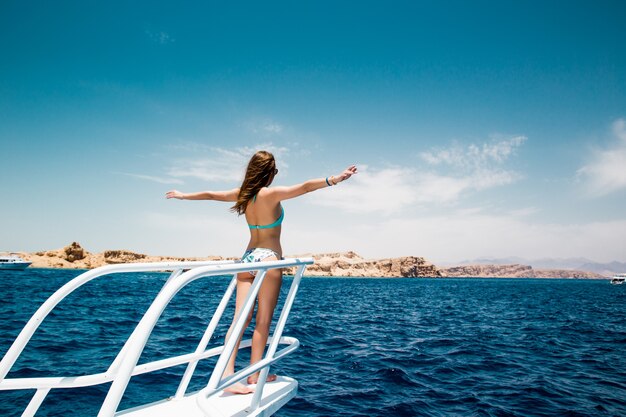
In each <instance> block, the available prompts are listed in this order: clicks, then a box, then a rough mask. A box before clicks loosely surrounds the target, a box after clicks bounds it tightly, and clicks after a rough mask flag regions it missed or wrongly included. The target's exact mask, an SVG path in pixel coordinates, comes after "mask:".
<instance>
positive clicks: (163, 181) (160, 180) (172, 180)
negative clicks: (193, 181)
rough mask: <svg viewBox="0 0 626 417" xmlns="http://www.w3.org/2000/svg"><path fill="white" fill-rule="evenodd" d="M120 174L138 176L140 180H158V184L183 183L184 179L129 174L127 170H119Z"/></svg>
mask: <svg viewBox="0 0 626 417" xmlns="http://www.w3.org/2000/svg"><path fill="white" fill-rule="evenodd" d="M121 174H123V175H127V176H129V177H133V178H138V179H140V180H146V181H153V182H158V183H159V184H184V181H182V180H179V179H176V178H163V177H155V176H152V175H142V174H129V173H127V172H121Z"/></svg>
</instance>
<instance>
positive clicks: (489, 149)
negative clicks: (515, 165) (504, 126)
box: [419, 136, 526, 170]
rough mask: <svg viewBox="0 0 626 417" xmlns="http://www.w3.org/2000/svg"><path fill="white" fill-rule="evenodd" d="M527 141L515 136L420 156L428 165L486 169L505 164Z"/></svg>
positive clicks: (438, 150)
mask: <svg viewBox="0 0 626 417" xmlns="http://www.w3.org/2000/svg"><path fill="white" fill-rule="evenodd" d="M525 141H526V137H525V136H514V137H512V138H509V139H505V140H501V141H499V142H495V143H483V144H482V145H475V144H470V145H468V146H467V147H466V148H462V147H460V146H458V145H457V146H453V147H450V148H447V149H435V150H430V151H427V152H422V153H420V154H419V156H420V158H422V160H424V161H425V162H426V163H428V164H430V165H433V166H437V165H448V166H450V167H453V168H457V169H479V170H480V169H484V168H485V167H487V166H489V165H492V164H494V163H496V164H500V163H503V162H505V161H506V160H507V159H508V158H509V157H510V156H511V155H512V154H513V153H515V151H516V149H517V148H519V147H520V146H521V145H522V144H523V143H524V142H525Z"/></svg>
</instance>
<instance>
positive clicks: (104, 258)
mask: <svg viewBox="0 0 626 417" xmlns="http://www.w3.org/2000/svg"><path fill="white" fill-rule="evenodd" d="M18 254H19V255H20V256H21V257H22V258H24V259H25V260H27V261H29V262H32V266H31V267H34V268H70V269H92V268H97V267H100V266H104V265H111V264H119V263H128V262H165V261H201V260H224V259H236V258H227V257H221V256H207V257H201V258H193V257H184V258H183V257H170V256H150V255H145V254H141V253H136V252H132V251H128V250H106V251H104V252H101V253H92V252H88V251H87V250H85V249H84V248H83V247H82V246H81V245H80V244H78V243H77V242H72V243H71V244H70V245H68V246H66V247H64V248H62V249H57V250H50V251H42V252H34V253H26V252H18ZM304 256H310V257H313V258H314V259H315V264H313V265H310V266H309V267H307V269H306V275H307V276H318V277H383V278H391V277H406V278H426V277H431V278H443V277H459V278H460V277H474V278H483V277H490V278H588V279H598V278H607V277H605V276H603V275H599V274H596V273H593V272H587V271H573V270H562V269H533V268H532V267H531V266H529V265H519V264H514V265H466V266H455V267H448V268H439V267H437V266H436V265H434V264H432V263H430V262H428V261H427V260H426V259H424V258H422V257H417V256H403V257H398V258H384V259H375V260H372V259H365V258H362V257H361V256H359V255H358V254H356V253H354V252H345V253H323V254H299V255H290V256H289V255H288V256H287V257H304ZM293 272H294V269H291V268H286V270H285V273H287V274H292V273H293Z"/></svg>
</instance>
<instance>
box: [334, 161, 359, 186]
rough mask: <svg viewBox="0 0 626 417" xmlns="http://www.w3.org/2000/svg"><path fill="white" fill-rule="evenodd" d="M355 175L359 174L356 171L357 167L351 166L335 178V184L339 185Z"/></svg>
mask: <svg viewBox="0 0 626 417" xmlns="http://www.w3.org/2000/svg"><path fill="white" fill-rule="evenodd" d="M354 174H358V172H357V170H356V165H350V166H349V167H348V168H346V169H345V170H344V171H343V172H342V173H341V174H339V175H337V176H336V177H335V178H334V179H335V183H336V184H339V183H340V182H342V181H345V180H347V179H348V178H350V177H351V176H353V175H354Z"/></svg>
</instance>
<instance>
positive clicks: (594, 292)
mask: <svg viewBox="0 0 626 417" xmlns="http://www.w3.org/2000/svg"><path fill="white" fill-rule="evenodd" d="M79 272H80V271H69V270H50V269H30V270H27V271H24V272H8V271H2V272H0V355H4V353H5V352H6V350H7V349H8V347H9V346H10V344H11V343H12V341H13V340H14V338H15V337H16V336H17V334H18V332H19V331H20V330H21V328H22V326H23V325H24V323H25V322H26V321H27V320H28V318H29V317H30V316H31V314H32V313H33V312H34V311H35V310H36V309H37V308H38V307H39V305H40V304H41V303H42V302H43V301H44V300H45V299H46V298H47V297H48V296H49V295H50V294H51V293H52V292H53V291H54V290H56V289H57V288H59V287H60V286H61V285H62V284H64V283H65V282H67V281H68V280H70V279H71V278H73V277H75V276H76V275H77V274H78V273H79ZM166 279H167V274H156V273H155V274H123V275H111V276H109V277H107V278H104V279H100V280H96V281H93V282H91V283H89V284H88V285H86V286H85V287H84V288H81V289H80V290H78V291H77V292H76V293H75V294H74V295H72V296H71V297H70V298H69V299H67V300H66V301H64V302H63V303H61V305H60V306H59V307H58V309H56V310H55V311H54V312H53V314H52V315H51V316H50V317H48V318H47V319H46V320H45V321H44V323H43V324H42V326H41V327H40V329H39V330H38V331H37V333H35V336H34V337H33V339H32V341H31V342H30V344H29V345H28V347H27V349H26V351H25V352H24V354H23V355H22V357H21V359H20V360H19V361H18V362H17V363H16V365H15V366H14V368H13V371H12V372H11V373H10V374H9V375H10V377H26V376H52V375H80V374H89V373H95V372H101V371H103V370H105V369H106V367H107V366H108V365H109V364H110V362H111V361H112V359H113V357H114V356H115V354H116V353H117V351H118V350H119V348H120V347H121V344H122V343H123V341H124V340H125V338H126V337H127V336H128V335H129V334H130V332H131V330H132V329H133V327H134V325H135V324H136V322H137V321H138V320H139V318H140V317H141V314H142V313H143V312H144V311H145V309H146V308H147V306H148V303H149V302H150V300H151V299H152V297H153V296H154V295H155V294H156V293H157V292H158V290H159V288H160V286H161V285H162V284H163V283H164V282H165V280H166ZM228 280H229V278H228V277H219V278H214V279H210V280H202V281H197V282H194V283H192V284H191V285H190V286H188V287H187V288H186V289H185V290H183V292H182V293H180V294H179V295H178V296H177V297H176V298H175V299H174V300H173V302H172V305H171V306H170V307H168V309H167V310H166V311H165V314H164V316H163V317H162V318H161V320H160V321H159V323H158V325H157V327H156V329H155V331H154V333H153V335H152V336H151V338H150V340H149V341H148V345H147V347H146V350H145V351H144V353H143V356H142V359H141V362H145V361H148V360H154V359H160V358H164V357H166V355H171V354H182V353H187V352H191V351H193V349H194V348H195V344H196V343H197V342H198V340H199V338H200V337H201V335H202V332H203V330H204V327H205V326H206V323H207V322H208V318H209V317H210V316H211V314H212V311H213V309H214V308H215V305H216V303H217V301H218V300H219V298H220V297H221V295H222V293H223V291H224V289H225V287H226V285H227V283H228ZM285 281H286V284H287V283H288V281H289V278H286V280H285ZM287 289H288V285H285V284H284V285H283V290H284V291H283V294H282V296H284V295H285V294H286V291H287ZM625 306H626V286H612V285H609V284H608V283H607V281H605V280H600V281H596V280H593V281H590V280H537V279H377V278H372V279H354V278H352V279H350V278H304V279H303V281H302V284H301V288H300V292H299V294H298V297H297V298H296V302H295V304H294V308H293V311H292V314H291V316H290V319H289V322H288V324H287V327H286V330H285V335H289V336H294V337H296V338H298V339H299V340H300V342H301V347H300V349H298V350H297V351H296V352H295V353H294V354H293V355H291V356H288V357H287V358H286V359H285V360H284V361H282V362H280V363H279V364H278V365H277V366H276V367H275V368H273V370H274V371H276V372H277V373H279V374H284V375H289V376H293V377H295V378H297V379H298V381H299V383H300V389H299V393H298V396H297V397H296V398H295V399H293V400H292V401H291V402H289V404H288V405H287V406H285V407H284V408H282V409H281V410H280V411H279V413H278V414H276V415H277V416H282V417H287V416H450V415H458V416H466V415H467V416H470V415H471V416H553V415H567V416H590V415H598V416H624V415H626V355H625V354H626V311H625ZM227 325H228V323H224V324H223V325H222V326H221V327H220V328H219V329H218V331H217V334H216V336H215V338H214V341H213V343H220V342H221V340H223V336H224V334H225V332H226V328H227ZM244 356H245V355H242V359H241V360H242V362H241V363H244V362H245V357H244ZM210 367H211V363H207V364H204V365H202V366H200V367H199V372H197V373H196V377H194V380H193V381H192V389H199V388H200V387H202V386H203V385H204V384H206V382H207V378H208V375H209V372H210ZM182 372H183V368H182V367H178V368H173V369H170V370H164V371H160V372H157V373H155V374H149V375H142V376H138V377H135V378H133V379H132V380H131V384H130V385H129V387H128V390H127V395H126V396H125V397H124V399H123V401H122V405H121V407H120V409H124V408H128V407H132V406H134V405H137V404H139V403H143V402H148V401H154V400H157V399H160V398H164V397H167V396H171V395H173V393H174V391H175V389H176V387H177V382H178V381H179V379H180V376H181V375H182ZM198 374H200V375H198ZM107 389H108V385H107V386H101V387H90V388H84V389H80V390H56V391H55V390H53V391H52V392H51V393H50V394H49V396H48V397H47V399H46V401H45V402H44V404H43V406H42V408H41V409H40V411H39V413H38V414H37V415H41V416H90V415H96V413H97V411H98V409H99V405H100V404H101V402H102V400H103V398H104V396H105V394H106V390H107ZM32 393H33V392H32V391H31V392H27V393H16V392H5V391H0V416H18V415H20V413H21V411H22V410H23V409H24V407H25V405H26V404H27V403H28V400H29V399H30V396H31V395H32Z"/></svg>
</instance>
